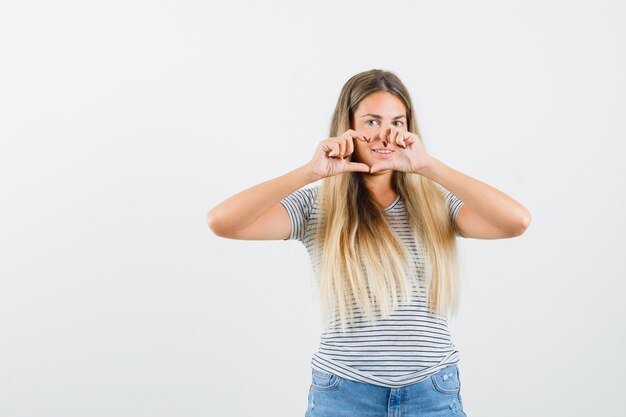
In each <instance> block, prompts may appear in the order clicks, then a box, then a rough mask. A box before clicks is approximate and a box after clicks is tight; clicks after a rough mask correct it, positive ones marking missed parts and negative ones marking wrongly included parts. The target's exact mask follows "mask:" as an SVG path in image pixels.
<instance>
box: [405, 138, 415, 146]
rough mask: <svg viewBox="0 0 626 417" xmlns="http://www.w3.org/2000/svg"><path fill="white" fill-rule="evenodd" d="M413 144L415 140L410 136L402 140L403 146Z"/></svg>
mask: <svg viewBox="0 0 626 417" xmlns="http://www.w3.org/2000/svg"><path fill="white" fill-rule="evenodd" d="M413 143H415V139H414V138H413V136H412V135H409V137H408V138H406V139H404V144H405V145H407V146H408V145H411V144H413Z"/></svg>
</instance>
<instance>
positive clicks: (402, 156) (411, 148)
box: [370, 126, 430, 174]
mask: <svg viewBox="0 0 626 417" xmlns="http://www.w3.org/2000/svg"><path fill="white" fill-rule="evenodd" d="M376 139H380V140H382V141H383V142H384V143H386V144H387V145H389V144H392V145H396V146H397V147H398V149H396V151H395V152H394V153H393V156H392V157H391V158H390V159H387V160H384V161H380V162H376V163H375V164H374V165H372V166H371V167H370V173H372V174H373V173H375V172H378V171H382V170H385V169H392V170H394V171H404V172H410V173H413V174H420V172H421V171H422V170H423V169H425V168H426V167H427V166H428V160H429V158H430V156H429V155H428V153H427V152H426V149H425V148H424V144H423V143H422V139H421V138H420V137H419V136H418V135H417V134H415V133H412V132H406V131H401V130H399V129H397V128H396V127H393V126H388V127H387V128H386V129H384V130H381V131H380V132H379V133H378V134H377V135H376V136H374V138H373V140H376Z"/></svg>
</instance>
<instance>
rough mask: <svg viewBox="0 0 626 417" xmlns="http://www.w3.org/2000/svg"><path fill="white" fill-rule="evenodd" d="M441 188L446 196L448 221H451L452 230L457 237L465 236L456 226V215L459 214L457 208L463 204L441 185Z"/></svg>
mask: <svg viewBox="0 0 626 417" xmlns="http://www.w3.org/2000/svg"><path fill="white" fill-rule="evenodd" d="M441 190H442V191H443V193H444V196H445V197H446V203H447V204H448V211H449V213H450V222H451V223H452V230H453V231H454V234H455V235H456V236H459V237H465V236H463V235H462V234H461V232H459V230H458V229H457V227H456V217H457V215H458V214H459V210H460V209H461V207H462V206H463V200H461V199H460V198H459V197H457V196H456V195H454V194H452V193H451V192H450V191H448V190H446V189H445V188H443V187H441Z"/></svg>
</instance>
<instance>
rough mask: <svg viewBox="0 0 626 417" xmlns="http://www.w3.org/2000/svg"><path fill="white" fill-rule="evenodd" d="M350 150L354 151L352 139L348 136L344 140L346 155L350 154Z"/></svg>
mask: <svg viewBox="0 0 626 417" xmlns="http://www.w3.org/2000/svg"><path fill="white" fill-rule="evenodd" d="M352 152H354V141H353V140H352V138H350V139H348V140H346V156H348V155H352Z"/></svg>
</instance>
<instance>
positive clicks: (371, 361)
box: [280, 184, 463, 388]
mask: <svg viewBox="0 0 626 417" xmlns="http://www.w3.org/2000/svg"><path fill="white" fill-rule="evenodd" d="M320 187H321V184H319V185H315V186H313V187H308V188H301V189H299V190H296V191H295V192H293V193H292V194H290V195H289V196H287V197H285V198H284V199H282V200H281V201H280V202H281V203H282V205H283V206H284V207H285V208H286V209H287V212H288V213H289V218H290V220H291V234H290V236H289V237H288V238H287V240H298V241H300V242H302V243H303V244H304V245H305V247H306V248H307V251H308V252H309V257H310V259H311V261H312V267H313V271H314V273H315V276H316V278H317V283H318V285H319V279H320V273H319V272H320V264H319V257H318V254H317V253H314V251H315V250H317V248H318V247H319V244H318V243H316V242H314V239H315V228H316V226H317V223H318V220H319V211H318V202H317V196H318V194H319V190H320ZM439 188H440V189H441V190H442V192H444V195H445V197H446V202H447V204H448V209H449V213H450V221H451V226H452V230H453V231H454V233H455V235H456V236H458V237H463V236H462V235H461V234H460V232H459V231H458V229H457V228H456V216H457V214H458V212H459V209H460V208H461V206H462V205H463V201H462V200H460V199H459V198H458V197H457V196H455V195H454V194H452V193H451V192H450V191H448V190H446V189H445V188H443V187H441V186H439ZM384 213H385V217H386V218H387V220H388V221H389V224H390V225H391V227H392V229H393V231H394V232H395V233H396V234H397V235H398V236H399V237H400V238H401V239H402V240H403V241H404V243H405V244H406V246H407V248H408V249H409V251H410V253H411V257H412V260H413V262H415V266H416V269H417V271H418V275H420V277H418V278H419V279H420V282H421V283H422V284H423V283H424V280H423V278H424V259H425V252H424V246H423V245H422V244H418V245H416V242H415V239H414V237H413V234H412V233H411V229H410V227H409V223H408V219H407V216H406V212H405V206H404V201H403V200H402V199H401V198H400V196H398V197H397V198H396V199H395V200H394V201H393V203H391V205H389V206H388V207H387V208H385V209H384ZM418 240H419V239H418ZM315 260H318V261H315ZM412 289H413V292H412V299H411V301H410V302H409V303H399V307H398V308H397V309H396V310H394V311H393V312H392V313H390V314H389V316H386V317H384V318H379V319H378V320H377V321H376V322H375V323H374V324H371V323H368V322H367V321H366V319H365V318H364V317H362V315H360V314H359V313H358V311H357V313H356V318H355V322H354V323H352V324H351V325H350V326H349V328H348V330H347V331H346V333H344V334H342V333H341V332H340V330H339V328H338V327H337V326H336V324H337V322H336V321H335V320H332V321H329V322H328V323H326V324H325V328H324V330H323V332H322V335H321V341H320V346H319V349H318V351H317V352H316V353H315V354H314V355H313V357H312V358H311V366H312V368H314V369H318V370H321V371H324V372H329V373H332V374H335V375H338V376H340V377H343V378H346V379H351V380H354V381H360V382H365V383H369V384H374V385H380V386H384V387H389V388H398V387H402V386H405V385H409V384H413V383H416V382H419V381H421V380H424V379H426V378H427V377H429V376H430V375H432V374H434V373H436V372H437V371H439V370H440V369H441V368H443V367H445V366H447V365H449V364H452V363H457V362H458V361H459V359H460V358H459V352H458V351H457V350H456V348H455V346H454V344H453V343H452V341H451V337H450V332H449V330H448V325H447V317H446V316H445V315H441V314H437V315H435V314H432V313H429V312H428V310H427V308H426V298H425V293H424V285H421V284H420V286H419V288H418V287H417V286H416V285H414V284H413V285H412ZM353 300H354V298H353ZM376 311H378V310H376Z"/></svg>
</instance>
